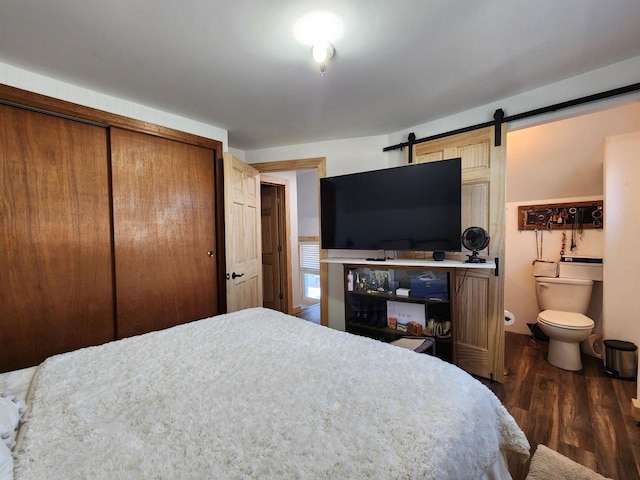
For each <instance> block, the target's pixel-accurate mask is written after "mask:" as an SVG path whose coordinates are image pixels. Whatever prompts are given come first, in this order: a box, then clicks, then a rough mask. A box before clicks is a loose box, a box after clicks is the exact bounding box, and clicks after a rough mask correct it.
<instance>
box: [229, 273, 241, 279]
mask: <svg viewBox="0 0 640 480" xmlns="http://www.w3.org/2000/svg"><path fill="white" fill-rule="evenodd" d="M240 277H244V273H241V274H237V273H236V272H233V273H232V274H231V278H233V279H234V280H235V279H236V278H240Z"/></svg>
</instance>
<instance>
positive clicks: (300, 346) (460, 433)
mask: <svg viewBox="0 0 640 480" xmlns="http://www.w3.org/2000/svg"><path fill="white" fill-rule="evenodd" d="M34 382H35V384H34V388H35V390H34V396H33V400H32V407H31V412H30V418H29V420H28V421H27V423H26V424H25V426H24V427H26V430H25V432H24V437H23V438H22V441H21V444H20V446H19V447H20V448H19V455H18V459H17V462H16V463H17V469H16V475H15V478H16V479H20V480H27V479H39V480H41V479H54V478H59V479H73V478H78V479H86V478H91V479H118V478H179V479H204V478H210V479H240V478H268V479H271V478H286V479H294V478H300V479H302V478H304V479H321V478H326V479H347V478H349V479H351V478H362V479H364V478H368V479H392V478H393V479H396V478H428V479H436V478H438V479H456V480H460V479H478V478H480V477H482V475H483V474H484V473H485V471H486V470H487V468H489V466H490V465H492V464H494V462H496V461H497V459H498V456H499V455H500V449H501V448H503V449H506V450H513V451H516V452H519V453H522V454H523V455H528V454H529V444H528V442H527V440H526V438H525V436H524V434H523V433H522V431H521V430H520V429H519V428H518V426H517V424H516V422H515V421H514V419H513V418H512V417H511V416H510V415H509V413H508V412H507V410H506V409H505V408H504V407H503V405H502V404H501V403H500V401H499V400H498V399H497V398H496V397H495V396H494V395H493V393H492V392H491V391H490V390H489V389H487V388H486V387H485V386H484V385H482V384H481V383H480V382H478V381H477V380H475V379H473V378H472V377H471V376H469V375H468V374H466V373H465V372H463V371H462V370H460V369H459V368H457V367H455V366H453V365H450V364H448V363H445V362H443V361H440V360H439V359H436V358H433V357H430V356H428V355H422V354H416V353H414V352H412V351H410V350H406V349H403V348H398V347H395V346H391V345H387V344H383V343H380V342H377V341H374V340H370V339H367V338H363V337H357V336H354V335H350V334H346V333H343V332H338V331H335V330H331V329H328V328H324V327H320V326H317V325H314V324H311V323H308V322H305V321H303V320H300V319H297V318H294V317H290V316H287V315H283V314H280V313H278V312H274V311H272V310H267V309H261V308H259V309H250V310H244V311H241V312H236V313H232V314H227V315H220V316H217V317H212V318H209V319H206V320H201V321H198V322H193V323H190V324H186V325H181V326H178V327H175V328H172V329H169V330H164V331H160V332H154V333H150V334H147V335H142V336H139V337H134V338H129V339H125V340H121V341H117V342H112V343H109V344H106V345H102V346H98V347H92V348H86V349H83V350H78V351H75V352H71V353H67V354H64V355H58V356H55V357H52V358H50V359H48V360H47V361H46V362H44V363H43V364H42V365H41V366H40V368H39V370H38V372H37V374H36V377H35V379H34Z"/></svg>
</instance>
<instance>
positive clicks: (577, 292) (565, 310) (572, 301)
mask: <svg viewBox="0 0 640 480" xmlns="http://www.w3.org/2000/svg"><path fill="white" fill-rule="evenodd" d="M576 266H577V265H572V269H571V274H575V267H576ZM600 267H601V266H600ZM563 273H565V274H566V271H565V272H563V269H562V263H561V264H560V276H559V277H553V278H550V277H536V295H537V298H538V306H539V307H540V310H541V312H540V313H539V314H538V325H539V326H540V328H541V329H542V331H543V332H544V333H545V334H547V336H548V337H549V353H548V356H547V360H548V361H549V363H550V364H551V365H554V366H556V367H558V368H562V369H564V370H572V371H575V370H581V369H582V359H581V358H580V342H582V341H584V340H586V339H587V338H588V337H589V335H590V334H591V332H592V330H593V327H594V322H593V320H592V319H590V318H589V317H587V316H586V315H585V313H587V310H588V309H589V302H590V300H591V291H592V289H593V279H591V278H583V277H589V276H590V275H582V274H580V275H576V276H579V277H580V278H570V277H564V276H563Z"/></svg>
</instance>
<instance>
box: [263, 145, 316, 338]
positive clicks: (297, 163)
mask: <svg viewBox="0 0 640 480" xmlns="http://www.w3.org/2000/svg"><path fill="white" fill-rule="evenodd" d="M251 166H252V167H253V168H255V169H256V170H258V171H259V172H260V173H261V179H262V180H261V181H262V182H265V178H266V175H268V174H272V173H274V174H275V173H277V172H295V171H298V170H315V171H316V172H317V178H318V183H319V182H320V178H323V177H324V176H325V175H326V158H325V157H318V158H307V159H300V160H286V161H276V162H265V163H252V164H251ZM286 190H287V189H286V188H285V196H286ZM318 190H319V189H318ZM287 205H288V200H287V201H285V202H284V208H285V213H284V215H285V217H286V215H288V209H287ZM318 217H319V215H318ZM288 238H289V235H287V239H288ZM326 256H327V254H326V251H324V250H320V259H322V258H326ZM286 257H287V258H291V256H290V255H288V256H286ZM288 265H289V267H288V268H289V269H291V268H292V265H291V262H290V261H289V262H288ZM319 273H320V291H321V299H320V324H321V325H324V326H326V325H328V300H327V295H326V294H323V293H325V292H327V288H328V268H327V264H326V263H320V272H319ZM286 279H287V280H286V282H287V283H288V285H286V286H287V287H288V288H289V291H291V285H290V282H291V281H292V275H291V273H290V270H289V274H288V275H286ZM265 283H266V282H265ZM289 306H290V307H291V303H290V304H289Z"/></svg>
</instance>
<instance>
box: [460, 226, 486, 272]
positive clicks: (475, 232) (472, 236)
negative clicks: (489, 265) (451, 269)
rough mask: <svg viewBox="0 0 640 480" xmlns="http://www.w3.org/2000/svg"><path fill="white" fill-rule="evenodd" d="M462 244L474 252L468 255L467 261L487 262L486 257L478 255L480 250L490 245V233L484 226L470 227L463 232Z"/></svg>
mask: <svg viewBox="0 0 640 480" xmlns="http://www.w3.org/2000/svg"><path fill="white" fill-rule="evenodd" d="M461 240H462V245H463V246H464V248H466V249H467V250H471V251H472V252H473V253H472V254H471V255H467V257H469V258H468V259H467V260H466V261H465V263H486V260H485V259H484V258H480V257H478V252H479V251H480V250H483V249H485V248H487V245H489V234H488V233H487V231H486V230H485V229H484V228H482V227H469V228H467V229H466V230H465V231H464V232H462V237H461Z"/></svg>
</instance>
